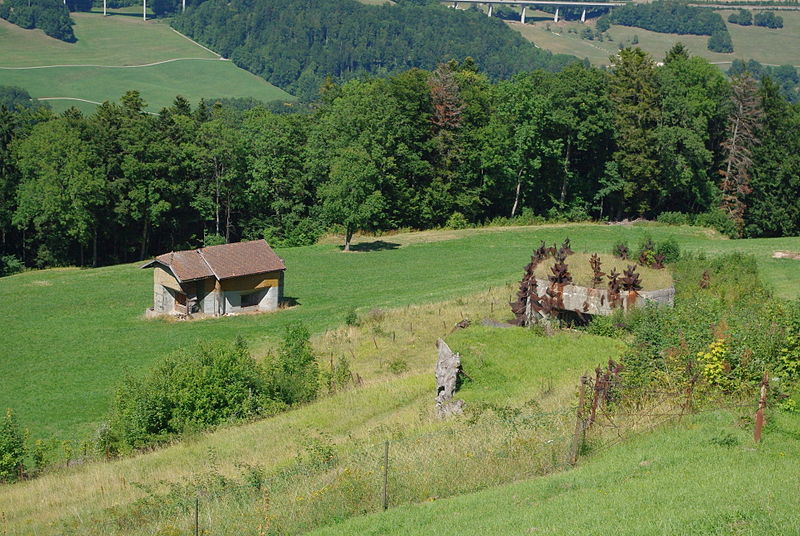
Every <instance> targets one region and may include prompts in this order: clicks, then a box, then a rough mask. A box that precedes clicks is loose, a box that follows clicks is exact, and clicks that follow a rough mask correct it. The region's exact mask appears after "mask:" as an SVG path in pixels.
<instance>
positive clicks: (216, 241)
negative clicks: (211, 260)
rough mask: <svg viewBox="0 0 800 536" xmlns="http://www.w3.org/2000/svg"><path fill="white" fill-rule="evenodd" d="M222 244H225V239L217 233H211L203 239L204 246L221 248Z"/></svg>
mask: <svg viewBox="0 0 800 536" xmlns="http://www.w3.org/2000/svg"><path fill="white" fill-rule="evenodd" d="M221 244H225V237H224V236H222V235H220V234H216V233H209V234H207V235H205V236H204V237H203V246H204V247H208V246H219V245H221Z"/></svg>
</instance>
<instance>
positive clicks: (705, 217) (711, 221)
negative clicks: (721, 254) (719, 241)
mask: <svg viewBox="0 0 800 536" xmlns="http://www.w3.org/2000/svg"><path fill="white" fill-rule="evenodd" d="M694 224H695V225H697V226H699V227H709V228H711V229H716V230H717V231H719V232H720V233H722V234H724V235H726V236H736V234H737V232H736V224H735V223H734V222H733V220H732V219H731V218H730V217H729V216H728V215H727V214H725V211H723V210H722V209H721V208H715V209H712V210H710V211H708V212H704V213H703V214H698V215H697V218H695V222H694Z"/></svg>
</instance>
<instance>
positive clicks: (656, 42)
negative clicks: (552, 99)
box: [509, 11, 800, 69]
mask: <svg viewBox="0 0 800 536" xmlns="http://www.w3.org/2000/svg"><path fill="white" fill-rule="evenodd" d="M731 13H732V11H719V14H720V15H721V16H722V18H723V19H724V20H725V21H726V22H725V24H726V25H727V26H728V31H729V32H730V34H731V39H732V40H733V48H734V51H733V53H731V54H722V53H717V52H712V51H710V50H708V47H707V42H708V36H704V35H677V34H664V33H657V32H651V31H649V30H644V29H642V28H633V27H628V26H619V25H612V26H611V28H610V29H609V30H608V34H609V35H611V37H612V39H613V41H607V40H605V41H602V42H600V41H598V40H596V39H595V40H593V41H589V40H587V39H581V38H580V31H581V30H583V29H584V28H585V27H586V26H587V25H588V26H589V27H592V28H593V25H594V22H593V21H589V22H588V23H587V25H584V24H581V23H580V22H579V21H569V22H567V21H563V20H562V21H559V22H558V23H554V22H553V16H552V15H551V14H550V15H549V14H547V13H544V12H540V11H534V12H528V17H527V21H528V24H525V25H522V24H520V23H519V22H518V21H517V22H509V25H510V26H511V27H512V28H513V29H515V30H517V31H518V32H520V33H521V34H522V36H523V37H525V38H526V39H528V40H529V41H532V42H533V43H535V44H536V45H537V46H539V47H541V48H543V49H546V50H550V51H552V52H556V53H561V54H573V55H575V56H578V57H579V58H588V59H589V61H590V62H591V63H592V64H594V65H610V60H609V56H612V55H614V54H616V53H617V51H618V50H619V48H618V45H619V43H622V44H624V45H630V44H631V42H632V41H633V38H634V36H636V37H638V40H639V44H638V46H639V47H641V48H642V49H643V50H645V51H647V52H649V53H650V54H652V55H653V57H654V58H655V59H656V60H657V61H661V60H662V59H663V58H664V56H665V55H666V53H667V52H668V51H669V49H670V48H672V46H673V45H674V44H675V43H678V42H681V43H683V44H684V45H685V46H686V48H687V49H688V50H689V52H690V53H691V54H692V55H694V56H700V57H702V58H705V59H707V60H708V61H710V62H712V63H718V64H720V67H721V68H723V69H727V68H728V65H727V64H729V63H730V62H732V61H733V60H734V59H744V60H749V59H754V60H757V61H759V62H761V63H765V64H773V65H784V64H789V65H795V66H800V11H781V12H780V13H779V15H780V16H781V17H783V20H784V27H783V28H781V29H776V30H771V29H769V28H762V27H756V26H746V27H745V26H739V25H738V24H731V23H728V22H727V20H728V15H730V14H731ZM548 26H549V27H550V29H549V30H548V29H547V27H548ZM570 29H572V30H577V32H578V33H577V34H576V33H569V30H570Z"/></svg>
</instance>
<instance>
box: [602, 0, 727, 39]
mask: <svg viewBox="0 0 800 536" xmlns="http://www.w3.org/2000/svg"><path fill="white" fill-rule="evenodd" d="M609 17H610V19H611V22H612V23H614V24H619V25H622V26H635V27H638V28H644V29H646V30H651V31H654V32H661V33H675V34H680V35H684V34H693V35H711V34H713V33H714V32H715V31H718V30H724V31H727V30H725V22H723V20H722V17H721V16H720V15H719V14H718V13H716V12H715V11H712V10H711V9H709V8H703V7H692V6H689V5H687V4H685V3H683V2H676V1H673V0H655V1H654V2H649V3H647V4H627V5H625V6H622V8H621V9H613V10H612V11H611V13H609Z"/></svg>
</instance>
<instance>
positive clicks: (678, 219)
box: [656, 212, 692, 225]
mask: <svg viewBox="0 0 800 536" xmlns="http://www.w3.org/2000/svg"><path fill="white" fill-rule="evenodd" d="M656 221H657V222H658V223H663V224H666V225H691V223H692V217H691V216H690V215H689V214H684V213H683V212H662V213H661V214H659V215H658V217H657V218H656Z"/></svg>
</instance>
